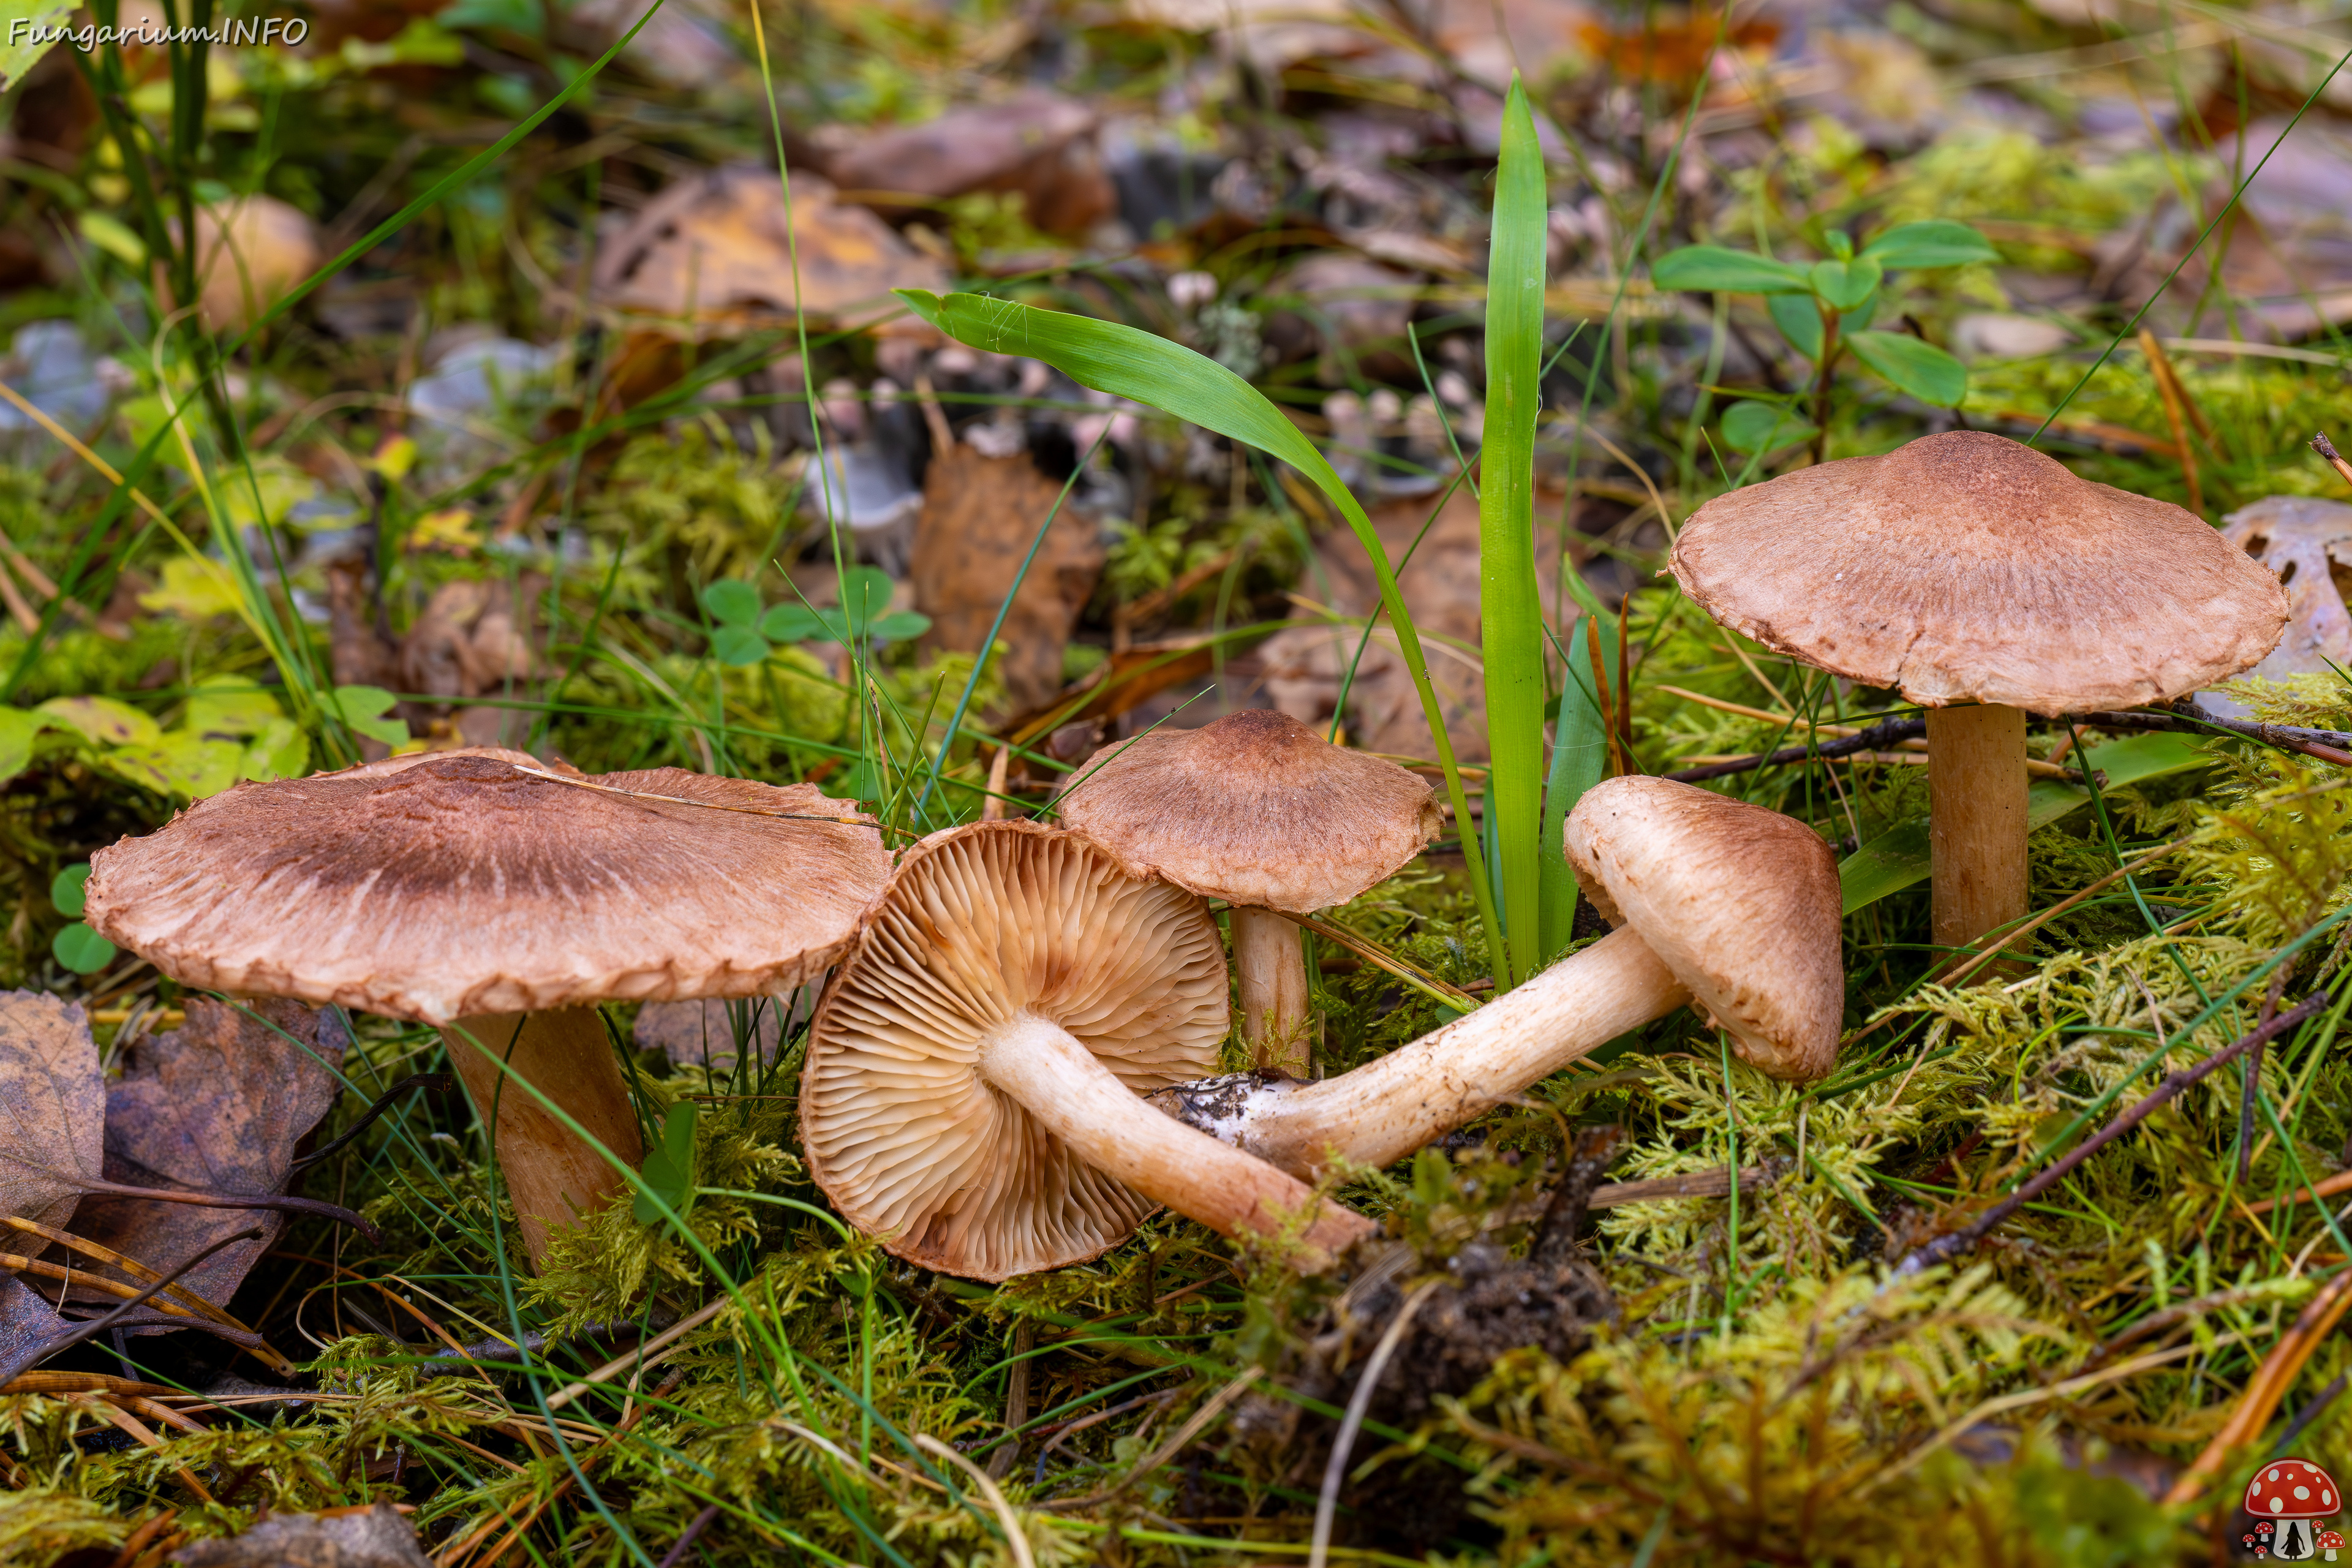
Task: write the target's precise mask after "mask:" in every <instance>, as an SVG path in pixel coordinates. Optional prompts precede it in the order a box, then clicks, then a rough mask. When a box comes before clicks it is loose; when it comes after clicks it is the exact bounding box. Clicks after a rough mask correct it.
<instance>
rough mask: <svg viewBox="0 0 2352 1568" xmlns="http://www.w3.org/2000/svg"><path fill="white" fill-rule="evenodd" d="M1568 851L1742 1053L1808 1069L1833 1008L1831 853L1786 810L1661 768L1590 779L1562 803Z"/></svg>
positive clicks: (1786, 1071)
mask: <svg viewBox="0 0 2352 1568" xmlns="http://www.w3.org/2000/svg"><path fill="white" fill-rule="evenodd" d="M1566 839H1567V847H1568V854H1569V858H1570V860H1572V861H1573V862H1574V863H1575V866H1576V874H1577V879H1578V880H1579V881H1580V883H1581V884H1582V886H1583V891H1584V895H1585V897H1587V898H1589V899H1591V900H1592V904H1593V907H1594V908H1595V909H1597V910H1600V911H1601V914H1602V915H1603V916H1605V917H1607V919H1608V921H1609V923H1610V924H1612V925H1621V926H1622V925H1625V924H1628V923H1630V924H1631V925H1632V926H1633V929H1634V931H1637V932H1638V933H1640V935H1641V938H1642V940H1643V942H1646V943H1648V944H1649V948H1650V951H1651V952H1654V953H1656V954H1657V955H1658V958H1659V960H1660V961H1661V962H1662V963H1664V964H1665V966H1666V967H1667V968H1668V969H1669V970H1671V971H1673V972H1674V976H1675V979H1677V980H1679V981H1681V982H1682V983H1683V984H1684V985H1685V986H1687V987H1688V988H1689V990H1690V993H1691V997H1692V999H1693V1001H1694V1002H1696V1004H1697V1005H1698V1006H1699V1007H1700V1008H1701V1009H1702V1010H1704V1011H1705V1012H1706V1014H1707V1015H1708V1016H1709V1017H1710V1018H1711V1019H1712V1021H1713V1022H1714V1023H1715V1024H1716V1026H1717V1027H1720V1028H1724V1029H1727V1030H1729V1031H1730V1032H1731V1037H1732V1040H1733V1042H1734V1045H1735V1047H1736V1048H1737V1049H1738V1052H1739V1055H1740V1058H1741V1059H1742V1060H1744V1061H1747V1062H1748V1063H1749V1064H1750V1065H1751V1066H1753V1067H1755V1068H1758V1069H1759V1070H1760V1071H1763V1072H1767V1073H1769V1074H1770V1075H1772V1076H1773V1077H1774V1078H1786V1079H1812V1078H1819V1077H1821V1076H1822V1074H1823V1073H1825V1072H1827V1071H1828V1070H1829V1069H1830V1065H1831V1063H1832V1062H1833V1061H1835V1060H1836V1058H1837V1047H1838V1026H1839V1023H1840V1021H1841V1019H1842V1018H1843V1015H1844V1011H1845V973H1844V971H1843V968H1842V967H1841V962H1840V960H1841V951H1842V950H1841V948H1840V944H1839V940H1838V926H1839V922H1840V921H1841V919H1842V918H1843V917H1842V908H1843V906H1842V903H1841V900H1840V899H1839V897H1838V878H1837V859H1836V857H1835V856H1833V855H1832V854H1831V852H1830V847H1829V846H1828V845H1827V844H1824V843H1823V842H1822V838H1821V836H1820V835H1819V834H1817V833H1815V832H1813V830H1812V829H1811V828H1809V827H1807V826H1805V825H1804V824H1803V823H1801V822H1799V821H1797V820H1796V819H1795V818H1793V817H1788V816H1781V815H1780V813H1779V812H1777V811H1767V810H1765V809H1764V808H1763V807H1762V806H1760V805H1747V804H1746V803H1744V802H1741V801H1736V800H1727V799H1726V798H1725V797H1724V796H1722V795H1713V794H1710V793H1708V792H1707V791H1706V790H1703V789H1696V788H1694V787H1692V786H1691V785H1689V784H1675V783H1674V782H1673V781H1672V780H1670V779H1656V778H1641V777H1629V778H1613V779H1604V780H1602V781H1601V783H1600V784H1595V785H1593V786H1592V787H1591V789H1589V790H1587V791H1585V792H1584V796H1583V798H1582V799H1580V800H1579V801H1578V802H1577V803H1576V809H1575V810H1574V811H1572V812H1570V813H1569V817H1568V826H1567V832H1566Z"/></svg>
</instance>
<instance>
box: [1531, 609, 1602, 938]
mask: <svg viewBox="0 0 2352 1568" xmlns="http://www.w3.org/2000/svg"><path fill="white" fill-rule="evenodd" d="M1602 620H1603V622H1604V624H1605V623H1606V621H1607V617H1606V616H1603V617H1602ZM1601 650H1602V651H1601V659H1602V663H1603V665H1604V667H1606V666H1607V665H1608V662H1609V661H1610V660H1611V659H1612V658H1615V657H1616V651H1617V639H1616V637H1615V636H1614V635H1613V633H1604V634H1603V635H1602V637H1601ZM1567 651H1568V679H1567V681H1566V682H1565V683H1564V684H1562V686H1561V687H1560V689H1559V718H1558V719H1557V720H1556V721H1554V722H1553V725H1552V745H1551V780H1550V782H1549V784H1547V785H1546V786H1545V789H1544V805H1543V859H1542V890H1543V916H1542V921H1541V936H1542V939H1543V942H1542V947H1543V954H1542V962H1543V963H1550V962H1551V960H1552V959H1553V958H1554V957H1556V956H1558V954H1559V950H1560V949H1562V948H1564V947H1566V946H1567V945H1568V943H1569V940H1570V937H1571V936H1573V935H1574V934H1575V930H1576V893H1577V885H1576V868H1574V867H1572V866H1570V864H1569V863H1568V857H1567V854H1566V850H1565V843H1566V837H1567V822H1568V814H1569V813H1570V812H1571V811H1573V810H1575V809H1576V803H1577V802H1578V801H1579V800H1581V799H1582V798H1583V797H1584V792H1585V791H1586V790H1589V789H1591V787H1592V786H1593V785H1594V784H1599V783H1600V782H1601V776H1602V775H1603V774H1605V773H1607V772H1608V771H1609V734H1608V731H1607V730H1606V728H1605V727H1604V726H1603V725H1602V724H1601V709H1600V706H1599V704H1598V701H1597V696H1598V690H1597V688H1598V683H1599V682H1600V681H1601V680H1611V681H1613V680H1615V679H1616V678H1617V672H1616V670H1615V669H1614V668H1603V669H1601V671H1598V672H1596V671H1595V670H1594V669H1593V668H1592V649H1591V646H1590V644H1589V642H1588V640H1587V639H1586V637H1585V635H1584V622H1583V618H1582V617H1581V616H1580V617H1578V618H1577V619H1576V620H1574V621H1572V622H1570V624H1569V628H1568V649H1567Z"/></svg>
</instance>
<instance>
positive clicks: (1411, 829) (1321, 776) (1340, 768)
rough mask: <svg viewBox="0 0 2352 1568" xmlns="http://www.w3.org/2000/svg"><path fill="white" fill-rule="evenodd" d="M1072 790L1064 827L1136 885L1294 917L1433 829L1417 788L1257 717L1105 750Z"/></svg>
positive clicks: (1382, 871)
mask: <svg viewBox="0 0 2352 1568" xmlns="http://www.w3.org/2000/svg"><path fill="white" fill-rule="evenodd" d="M1073 779H1074V782H1073V783H1072V784H1071V785H1070V786H1069V788H1067V789H1066V790H1065V791H1064V792H1063V795H1062V798H1061V800H1060V802H1059V809H1060V811H1061V814H1062V820H1063V821H1064V822H1066V823H1067V824H1068V825H1069V826H1072V827H1075V828H1076V829H1078V830H1079V831H1080V832H1082V833H1085V834H1087V835H1088V836H1089V837H1093V838H1096V839H1097V840H1099V841H1100V842H1101V843H1102V844H1104V845H1105V846H1106V847H1108V848H1109V849H1110V850H1111V852H1112V853H1113V854H1115V855H1117V856H1118V857H1119V858H1120V859H1121V860H1123V861H1124V862H1126V864H1127V867H1128V868H1129V870H1130V871H1132V872H1134V873H1135V874H1136V875H1137V876H1144V877H1149V876H1158V877H1162V878H1165V879H1167V880H1169V881H1171V882H1173V883H1175V884H1176V885H1177V886H1179V887H1181V888H1186V889H1191V890H1192V891H1193V892H1195V893H1199V894H1201V895H1202V897H1204V898H1213V899H1223V900H1227V901H1229V902H1232V903H1236V904H1252V905H1258V906H1261V907H1264V908H1266V909H1274V910H1290V911H1291V912H1293V913H1294V914H1307V913H1310V912H1311V911H1313V910H1322V909H1328V908H1330V907H1331V906H1332V905H1333V904H1344V903H1346V902H1347V901H1348V900H1349V899H1352V898H1354V897H1355V896H1356V895H1357V894H1359V893H1360V892H1362V891H1363V890H1364V889H1367V888H1370V887H1372V886H1373V885H1375V884H1376V883H1378V882H1380V881H1381V879H1384V878H1386V877H1389V876H1391V875H1393V874H1394V873H1395V872H1396V870H1397V869H1398V868H1400V867H1402V866H1403V865H1404V864H1405V863H1406V862H1407V861H1409V860H1411V859H1412V858H1413V857H1414V856H1415V855H1418V854H1420V853H1421V851H1422V847H1423V846H1424V845H1426V844H1427V843H1428V842H1429V841H1430V840H1431V839H1432V838H1434V837H1437V832H1438V829H1439V828H1440V827H1441V826H1444V816H1443V815H1442V814H1441V812H1440V811H1439V809H1438V805H1437V798H1436V796H1435V795H1433V794H1431V793H1430V787H1429V785H1428V784H1425V783H1423V781H1422V780H1420V779H1418V778H1416V777H1414V776H1413V775H1412V773H1407V772H1406V771H1405V770H1404V769H1402V768H1401V767H1398V766H1397V765H1396V764H1395V763H1390V762H1383V761H1382V760H1381V759H1380V758H1378V757H1368V756H1366V755H1365V754H1364V753H1363V752H1350V751H1348V750H1346V749H1345V748H1344V747H1339V746H1335V745H1332V744H1331V743H1330V742H1328V741H1326V740H1324V739H1323V737H1321V736H1320V735H1318V734H1317V733H1316V732H1315V731H1312V730H1310V729H1308V728H1307V726H1306V725H1304V724H1302V723H1300V722H1299V721H1297V720H1296V719H1293V718H1292V717H1290V716H1289V715H1288V714H1287V713H1279V712H1276V711H1275V710H1272V709H1267V708H1251V709H1245V710H1243V711H1241V712H1239V713H1231V714H1228V715H1226V716H1225V717H1224V718H1223V719H1220V720H1218V721H1216V722H1215V723H1213V724H1208V725H1204V726H1202V728H1200V729H1198V730H1192V731H1184V730H1177V731H1156V732H1154V733H1152V734H1149V735H1143V736H1139V737H1138V738H1137V739H1135V740H1133V741H1129V742H1122V743H1120V744H1118V745H1115V746H1106V747H1105V748H1103V749H1102V750H1101V751H1099V752H1096V753H1095V754H1094V755H1093V756H1092V757H1091V758H1089V759H1088V760H1087V764H1086V766H1085V767H1083V768H1081V769H1079V770H1078V772H1077V773H1076V774H1074V775H1073Z"/></svg>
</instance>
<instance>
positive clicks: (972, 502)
mask: <svg viewBox="0 0 2352 1568" xmlns="http://www.w3.org/2000/svg"><path fill="white" fill-rule="evenodd" d="M1061 492H1062V487H1061V486H1060V485H1058V484H1056V483H1055V482H1054V481H1053V480H1052V479H1047V478H1046V477H1045V475H1044V474H1041V473H1039V472H1038V471H1037V466H1036V464H1034V463H1033V462H1031V461H1030V460H1029V456H1028V454H1027V453H1025V452H1016V453H1014V454H1013V456H1011V457H1007V458H991V457H988V456H985V455H984V454H982V453H981V452H978V451H976V450H974V449H973V448H972V447H971V446H970V445H969V444H967V443H965V442H962V441H958V442H956V443H954V444H953V445H952V446H950V447H948V448H947V449H946V450H944V451H942V452H939V453H936V454H934V455H933V457H932V458H931V464H930V469H929V472H928V473H927V474H926V475H925V476H924V479H923V510H922V515H921V517H920V518H919V520H918V521H917V522H916V524H915V553H914V566H913V572H912V581H913V584H914V589H915V607H916V608H917V609H918V610H919V611H921V612H922V613H923V614H924V615H927V616H930V617H931V629H930V630H929V632H927V633H925V634H924V637H923V643H922V646H923V647H927V648H953V649H956V650H958V651H960V652H963V653H971V652H974V651H976V650H978V648H979V647H980V645H981V642H982V639H983V638H985V637H987V636H988V627H989V624H990V623H991V622H992V621H993V620H994V619H995V618H996V607H997V605H1000V604H1002V603H1003V599H1004V596H1005V595H1006V594H1008V593H1011V592H1012V589H1013V575H1014V574H1016V573H1018V572H1019V571H1020V570H1021V561H1022V558H1023V557H1024V556H1025V555H1026V554H1027V553H1028V552H1029V545H1030V542H1031V541H1033V540H1034V539H1035V538H1036V536H1037V527H1038V525H1039V524H1040V523H1042V522H1044V521H1045V514H1046V513H1047V512H1048V511H1049V510H1052V508H1053V506H1054V502H1055V499H1056V498H1057V497H1059V496H1060V494H1061ZM1102 563H1103V549H1102V542H1101V540H1100V539H1099V538H1098V537H1097V532H1096V528H1095V524H1094V523H1093V521H1091V520H1088V519H1086V518H1081V517H1079V516H1077V515H1076V513H1075V512H1073V511H1072V510H1070V508H1069V506H1068V505H1067V504H1065V505H1064V506H1063V508H1062V510H1061V514H1060V515H1059V516H1058V517H1056V518H1055V520H1054V527H1053V531H1051V533H1049V534H1048V535H1047V537H1046V540H1045V544H1044V545H1043V546H1041V547H1040V548H1039V550H1038V552H1037V559H1036V560H1035V561H1034V562H1033V563H1030V567H1029V574H1028V576H1027V577H1025V578H1024V579H1023V580H1022V584H1021V591H1020V593H1018V594H1015V595H1013V605H1012V607H1011V609H1010V610H1009V611H1007V613H1006V615H1005V617H1004V626H1003V630H1001V631H999V632H998V633H997V640H998V641H999V642H1002V643H1003V645H1004V648H1005V651H1004V653H1003V656H1002V657H1000V658H998V659H997V660H996V661H995V662H994V663H993V665H992V667H991V668H993V669H994V670H995V671H996V672H997V674H998V676H999V677H1000V678H1001V679H1003V682H1004V699H1003V710H1004V711H1006V712H1008V713H1026V712H1030V711H1032V710H1035V709H1037V708H1041V707H1043V706H1045V704H1046V703H1048V702H1050V701H1052V700H1053V699H1054V697H1055V693H1057V692H1059V691H1060V690H1061V689H1062V653H1063V649H1064V648H1065V647H1066V646H1067V645H1068V643H1069V640H1070V628H1071V627H1072V626H1075V625H1076V623H1077V618H1078V612H1079V611H1081V610H1083V609H1085V608H1086V605H1087V599H1089V598H1091V597H1092V596H1093V595H1094V591H1095V579H1096V578H1097V576H1099V575H1100V574H1101V572H1102Z"/></svg>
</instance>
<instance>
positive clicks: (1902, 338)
mask: <svg viewBox="0 0 2352 1568" xmlns="http://www.w3.org/2000/svg"><path fill="white" fill-rule="evenodd" d="M1846 345H1847V346H1848V347H1849V348H1851V349H1853V357H1854V358H1856V359H1858V360H1860V361H1861V362H1862V363H1864V364H1866V365H1868V366H1869V367H1870V368H1871V369H1873V370H1874V371H1876V372H1877V373H1878V374H1880V375H1883V376H1885V378H1886V379H1887V380H1888V381H1891V382H1893V383H1894V384H1895V387H1896V389H1897V390H1899V391H1903V392H1907V393H1909V394H1910V395H1912V396H1914V397H1916V398H1917V399H1918V400H1919V401H1920V402H1922V403H1932V404H1934V405H1936V406H1937V407H1938V408H1958V406H1959V405H1960V400H1961V399H1962V398H1964V397H1966V396H1967V395H1969V369H1968V366H1966V365H1964V364H1962V363H1960V362H1959V361H1958V360H1956V359H1954V358H1953V357H1952V356H1951V355H1950V354H1948V353H1945V352H1944V351H1943V350H1941V349H1939V348H1937V346H1936V345H1935V344H1933V343H1924V342H1920V341H1919V340H1918V339H1917V338H1915V337H1912V336H1910V335H1909V334H1908V333H1906V332H1855V333H1853V334H1852V335H1851V336H1849V337H1848V338H1847V339H1846Z"/></svg>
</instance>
